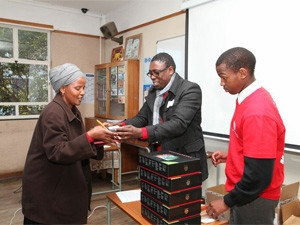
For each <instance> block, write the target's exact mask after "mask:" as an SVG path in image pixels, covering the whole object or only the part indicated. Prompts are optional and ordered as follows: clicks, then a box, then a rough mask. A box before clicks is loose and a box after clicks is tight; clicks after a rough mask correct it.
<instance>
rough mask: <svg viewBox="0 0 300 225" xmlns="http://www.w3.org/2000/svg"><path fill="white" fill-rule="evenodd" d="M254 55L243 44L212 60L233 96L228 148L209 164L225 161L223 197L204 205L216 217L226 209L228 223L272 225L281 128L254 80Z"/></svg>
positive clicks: (273, 108) (277, 191) (275, 112)
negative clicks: (228, 213)
mask: <svg viewBox="0 0 300 225" xmlns="http://www.w3.org/2000/svg"><path fill="white" fill-rule="evenodd" d="M255 63H256V59H255V56H254V55H253V54H252V53H251V52H250V51H248V50H247V49H245V48H241V47H237V48H232V49H229V50H227V51H226V52H224V53H223V54H222V55H221V56H220V57H219V58H218V60H217V62H216V70H217V73H218V75H219V77H220V78H221V86H222V87H223V88H224V90H225V91H226V92H229V93H230V94H233V95H234V94H238V98H237V101H236V109H235V112H234V115H233V118H232V121H231V125H230V141H229V149H228V152H221V151H216V152H214V153H213V155H212V162H213V164H214V165H215V166H216V165H218V164H219V163H222V162H226V170H225V172H226V178H227V180H226V184H225V187H226V190H227V191H228V192H229V193H228V194H227V195H225V196H224V199H221V200H217V201H213V202H211V203H210V204H209V207H208V209H207V213H208V215H209V216H211V217H214V218H217V217H218V215H219V214H220V213H222V212H224V211H225V210H227V209H228V208H230V224H273V220H274V216H275V207H276V206H277V204H278V200H279V197H280V190H281V185H282V183H283V179H284V165H283V155H284V140H285V127H284V124H283V122H282V119H281V117H280V114H279V112H278V109H277V107H276V105H275V103H274V101H273V99H272V97H271V95H270V94H269V93H268V92H267V91H266V90H265V89H264V88H263V87H261V86H260V85H259V84H258V82H257V81H255V76H254V69H255Z"/></svg>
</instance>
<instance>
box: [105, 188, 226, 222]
mask: <svg viewBox="0 0 300 225" xmlns="http://www.w3.org/2000/svg"><path fill="white" fill-rule="evenodd" d="M106 197H107V225H111V202H113V203H114V204H115V205H116V206H117V207H118V208H120V209H121V210H122V211H123V212H125V213H126V214H127V215H128V216H130V217H131V218H132V219H133V220H134V221H136V222H137V223H138V224H141V225H151V223H150V221H149V220H147V219H145V218H144V217H143V216H142V212H141V202H140V201H134V202H126V203H122V202H121V201H120V199H119V197H118V195H117V194H116V193H110V194H107V195H106ZM225 224H228V222H227V221H215V222H212V223H206V225H225ZM203 225H204V224H203Z"/></svg>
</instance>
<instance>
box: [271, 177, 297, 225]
mask: <svg viewBox="0 0 300 225" xmlns="http://www.w3.org/2000/svg"><path fill="white" fill-rule="evenodd" d="M298 191H299V182H296V183H292V184H288V185H283V186H282V190H281V195H280V199H279V203H278V206H277V208H276V213H277V218H278V219H277V220H278V221H277V222H278V224H283V222H284V220H283V212H282V207H283V206H284V205H286V204H288V203H289V202H292V201H294V200H297V199H298Z"/></svg>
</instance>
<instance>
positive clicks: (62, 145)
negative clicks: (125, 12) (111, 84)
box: [22, 63, 115, 224]
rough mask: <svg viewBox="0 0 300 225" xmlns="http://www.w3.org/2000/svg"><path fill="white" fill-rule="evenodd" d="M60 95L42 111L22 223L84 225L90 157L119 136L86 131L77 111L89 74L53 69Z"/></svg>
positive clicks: (31, 150) (52, 78) (24, 193)
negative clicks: (100, 145)
mask: <svg viewBox="0 0 300 225" xmlns="http://www.w3.org/2000/svg"><path fill="white" fill-rule="evenodd" d="M49 78H50V82H51V85H52V87H53V89H54V90H55V92H56V93H57V94H56V96H55V98H54V99H53V101H52V102H51V103H49V104H48V105H47V106H46V107H45V109H44V110H43V111H42V113H41V115H40V117H39V119H38V121H37V124H36V127H35V130H34V133H33V136H32V140H31V144H30V147H29V151H28V155H27V158H26V162H25V168H24V173H23V191H22V207H23V214H24V224H86V223H87V215H88V210H89V207H90V199H91V174H90V167H89V158H91V157H95V156H96V155H97V148H96V146H95V145H94V144H93V142H94V139H97V140H102V141H103V142H105V143H109V142H113V139H114V135H115V133H113V132H110V131H109V130H107V129H104V128H103V127H101V126H96V127H94V128H93V129H91V130H90V131H88V132H85V129H84V124H83V121H82V118H81V115H80V112H79V110H78V109H77V107H76V106H78V105H80V103H81V101H82V98H83V96H84V88H85V75H84V74H83V73H82V72H81V71H80V69H79V68H78V67H77V66H75V65H73V64H70V63H66V64H63V65H60V66H57V67H55V68H53V69H51V70H50V73H49Z"/></svg>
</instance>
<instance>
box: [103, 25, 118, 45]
mask: <svg viewBox="0 0 300 225" xmlns="http://www.w3.org/2000/svg"><path fill="white" fill-rule="evenodd" d="M100 31H101V32H102V34H103V36H104V37H105V38H110V39H111V40H113V41H115V42H118V43H119V44H120V45H121V44H123V36H121V37H119V38H116V37H115V35H117V34H118V30H117V27H116V24H115V23H114V22H109V23H106V24H104V25H103V26H102V27H100Z"/></svg>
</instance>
